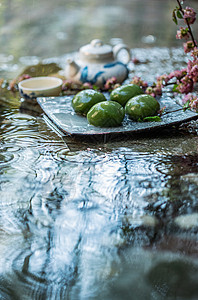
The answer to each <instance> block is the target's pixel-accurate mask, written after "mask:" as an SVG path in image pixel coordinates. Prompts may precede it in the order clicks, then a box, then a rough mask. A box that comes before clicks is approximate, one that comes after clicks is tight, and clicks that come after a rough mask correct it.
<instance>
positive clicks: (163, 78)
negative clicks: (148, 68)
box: [157, 74, 171, 84]
mask: <svg viewBox="0 0 198 300" xmlns="http://www.w3.org/2000/svg"><path fill="white" fill-rule="evenodd" d="M170 79H171V78H170V77H169V75H167V74H163V75H161V76H158V77H157V81H158V82H161V83H163V82H164V83H165V84H167V83H168V81H169V80H170Z"/></svg>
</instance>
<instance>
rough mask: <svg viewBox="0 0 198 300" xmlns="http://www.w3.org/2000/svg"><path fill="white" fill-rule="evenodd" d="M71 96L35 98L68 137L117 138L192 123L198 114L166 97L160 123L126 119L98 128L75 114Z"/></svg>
mask: <svg viewBox="0 0 198 300" xmlns="http://www.w3.org/2000/svg"><path fill="white" fill-rule="evenodd" d="M72 97H73V96H62V97H46V98H44V97H43V98H38V99H37V102H38V104H39V105H40V106H41V108H42V110H43V111H44V113H45V114H46V116H47V117H48V119H49V120H50V121H51V123H52V127H54V125H55V127H57V129H58V130H59V131H60V132H62V133H63V135H67V136H68V135H69V136H73V137H75V136H101V135H116V134H122V133H123V134H124V133H139V132H146V131H151V130H156V129H160V128H165V127H168V126H172V125H177V124H181V123H183V122H187V121H191V120H195V119H197V118H198V114H197V113H195V112H192V111H190V110H186V111H183V109H182V107H181V106H180V105H179V104H177V103H176V102H173V100H172V101H170V99H169V100H166V98H164V99H162V100H160V101H159V102H160V105H161V107H164V106H166V110H165V113H164V114H163V115H162V117H161V119H162V121H161V122H134V121H132V120H130V119H129V118H127V117H125V119H124V121H123V125H122V126H119V127H113V128H100V127H94V126H92V125H90V124H88V122H87V119H86V117H83V116H80V115H77V114H76V113H75V112H74V110H73V108H72V106H71V100H72Z"/></svg>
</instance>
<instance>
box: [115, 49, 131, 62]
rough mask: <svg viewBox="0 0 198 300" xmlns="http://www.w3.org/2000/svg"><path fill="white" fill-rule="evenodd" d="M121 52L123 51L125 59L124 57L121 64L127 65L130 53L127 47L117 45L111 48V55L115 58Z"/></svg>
mask: <svg viewBox="0 0 198 300" xmlns="http://www.w3.org/2000/svg"><path fill="white" fill-rule="evenodd" d="M121 50H125V52H126V57H124V59H123V60H124V61H123V63H125V64H127V63H128V62H129V61H130V60H131V52H130V49H129V47H128V46H127V45H125V44H117V45H115V46H114V47H113V53H114V56H115V57H116V58H118V54H119V52H120V51H121Z"/></svg>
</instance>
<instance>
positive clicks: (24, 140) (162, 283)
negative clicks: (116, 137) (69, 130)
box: [0, 109, 198, 299]
mask: <svg viewBox="0 0 198 300" xmlns="http://www.w3.org/2000/svg"><path fill="white" fill-rule="evenodd" d="M4 113H5V119H6V120H9V122H6V123H3V124H2V127H1V136H2V139H1V156H0V157H1V173H0V180H1V189H0V199H1V204H0V220H1V221H0V226H1V229H0V238H1V244H0V253H1V255H0V261H1V266H2V268H1V270H0V271H1V280H0V291H1V296H2V297H3V299H4V298H5V299H101V295H102V299H120V297H121V294H123V291H125V293H124V295H125V296H123V297H124V298H123V297H122V299H131V293H133V295H134V297H135V299H163V297H166V296H168V297H169V298H170V299H172V298H173V297H174V295H178V296H179V297H180V298H181V299H194V298H193V297H196V296H197V294H198V292H197V289H196V287H195V284H194V282H195V279H193V280H190V279H189V280H190V281H187V282H190V286H191V288H188V287H187V286H185V292H184V289H183V288H182V289H179V290H178V288H177V285H178V283H181V282H183V280H185V278H186V277H185V278H184V279H183V276H187V277H189V276H194V277H195V278H197V269H196V263H197V261H196V259H195V256H194V254H195V253H197V252H196V247H194V248H193V249H194V250H192V251H188V250H189V243H190V245H192V243H193V239H195V238H196V235H195V233H194V228H195V227H192V228H190V229H187V231H186V229H183V228H181V227H180V226H179V225H178V223H176V222H174V219H175V218H176V217H177V216H179V215H185V214H189V213H191V212H192V211H196V209H197V208H196V207H197V205H196V195H197V186H196V185H195V184H194V183H190V182H187V183H186V184H185V185H183V180H184V179H183V177H182V176H184V175H185V174H188V173H191V174H192V173H196V172H197V158H196V156H195V155H194V152H195V149H196V148H197V139H196V138H194V142H195V143H194V149H193V148H192V147H190V146H189V143H187V142H186V140H184V139H183V137H182V136H177V137H175V138H172V137H169V136H166V135H165V136H163V135H162V136H161V137H160V136H159V137H157V138H154V137H151V138H145V137H142V138H139V139H138V140H134V139H132V140H124V139H123V140H122V141H110V142H108V143H106V144H93V143H92V144H90V143H86V142H84V145H83V148H82V149H81V150H79V147H80V143H78V142H77V141H76V142H74V144H73V146H74V147H73V150H72V147H70V148H69V147H68V146H67V144H66V143H65V141H64V140H62V139H61V138H60V137H58V136H56V135H55V134H54V133H53V132H52V131H51V130H50V129H49V128H47V125H45V123H44V121H43V120H42V119H40V118H37V119H36V118H34V117H30V116H29V115H25V114H23V115H20V114H13V113H10V114H9V113H8V112H7V111H6V109H5V112H4V111H2V114H4ZM190 138H191V137H189V139H190ZM165 141H166V143H165ZM70 143H71V141H70ZM75 143H76V144H75ZM173 143H174V147H173ZM77 149H78V150H77ZM174 152H175V153H177V154H178V152H179V153H181V155H179V156H178V155H177V156H176V155H175V154H174ZM184 154H185V156H184ZM186 155H187V156H186ZM189 155H191V156H189ZM186 157H189V159H188V158H186ZM191 187H192V188H191ZM189 205H190V206H189ZM189 209H190V210H189ZM193 233H194V236H193ZM191 234H192V237H191ZM175 237H176V238H175ZM185 240H186V241H185ZM167 245H168V246H167ZM195 246H196V244H195ZM174 247H176V248H174ZM192 247H193V246H191V249H192ZM175 249H176V250H175ZM179 249H180V250H179ZM181 249H182V250H181ZM168 251H170V253H169V252H168ZM163 252H164V253H163ZM192 254H193V255H192ZM188 266H189V267H188ZM191 266H193V269H192V267H191ZM183 268H184V269H185V270H186V268H188V270H189V271H188V275H181V276H182V277H181V276H180V272H183V271H182V270H183ZM167 270H169V271H167ZM178 270H180V271H178ZM191 270H192V271H191ZM167 272H172V273H171V274H173V279H170V280H169V277H168V278H167V277H166V273H167ZM192 272H193V273H192ZM159 273H160V274H161V275H160V276H161V277H160V276H159V275H158V274H159ZM182 274H183V273H182ZM174 278H176V279H174ZM13 283H14V285H13ZM137 283H138V284H137ZM15 287H17V288H15ZM148 295H149V296H148ZM171 297H172V298H171ZM182 297H183V298H182Z"/></svg>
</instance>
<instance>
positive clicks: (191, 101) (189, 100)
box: [182, 93, 198, 112]
mask: <svg viewBox="0 0 198 300" xmlns="http://www.w3.org/2000/svg"><path fill="white" fill-rule="evenodd" d="M182 103H183V104H184V105H186V104H188V108H191V109H193V110H195V111H196V112H198V97H197V96H196V95H194V94H191V93H189V94H187V95H185V96H184V98H183V99H182Z"/></svg>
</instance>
